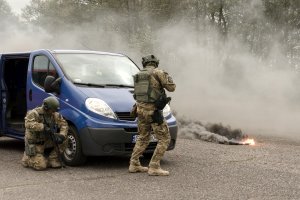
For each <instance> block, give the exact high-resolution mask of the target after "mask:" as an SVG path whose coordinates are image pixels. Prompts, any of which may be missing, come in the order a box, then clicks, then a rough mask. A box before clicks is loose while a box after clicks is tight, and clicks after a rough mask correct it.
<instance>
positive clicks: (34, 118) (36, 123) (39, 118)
mask: <svg viewBox="0 0 300 200" xmlns="http://www.w3.org/2000/svg"><path fill="white" fill-rule="evenodd" d="M45 120H46V122H45ZM45 123H47V124H52V123H54V125H55V126H56V127H57V130H59V134H62V135H64V136H65V137H67V134H68V128H69V127H68V123H67V122H66V120H64V118H63V117H62V116H61V114H59V113H58V112H55V113H53V114H52V116H47V115H45V111H44V109H43V108H42V107H37V108H35V109H33V110H30V111H28V112H27V114H26V117H25V128H26V131H25V139H26V140H27V141H29V142H30V143H37V142H43V141H46V140H48V139H49V138H48V137H47V136H46V135H45V133H44V124H45Z"/></svg>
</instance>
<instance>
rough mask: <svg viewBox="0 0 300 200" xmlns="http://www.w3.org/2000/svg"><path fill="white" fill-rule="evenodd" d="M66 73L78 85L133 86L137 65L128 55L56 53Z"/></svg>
mask: <svg viewBox="0 0 300 200" xmlns="http://www.w3.org/2000/svg"><path fill="white" fill-rule="evenodd" d="M55 56H56V59H57V61H58V62H59V63H60V65H61V67H62V69H63V71H64V73H65V75H66V76H67V77H68V78H69V79H70V80H71V81H72V82H73V83H74V84H76V85H84V86H89V87H106V86H120V87H133V75H135V74H136V73H138V71H139V69H138V68H137V66H136V65H135V64H134V63H133V62H132V61H131V60H130V59H128V58H127V57H126V56H118V55H108V54H92V53H56V54H55Z"/></svg>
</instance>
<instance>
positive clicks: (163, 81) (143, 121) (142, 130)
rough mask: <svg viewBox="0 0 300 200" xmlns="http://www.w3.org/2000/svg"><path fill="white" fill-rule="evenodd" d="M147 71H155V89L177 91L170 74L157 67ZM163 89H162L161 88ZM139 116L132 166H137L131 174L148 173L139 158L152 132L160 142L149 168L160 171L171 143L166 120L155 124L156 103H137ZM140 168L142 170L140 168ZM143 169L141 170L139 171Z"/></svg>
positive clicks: (153, 82) (152, 81) (152, 75)
mask: <svg viewBox="0 0 300 200" xmlns="http://www.w3.org/2000/svg"><path fill="white" fill-rule="evenodd" d="M145 69H149V70H153V71H152V74H151V78H150V84H151V85H152V87H153V88H158V89H162V88H165V89H167V90H168V91H169V92H173V91H174V90H175V87H176V85H175V83H174V82H173V80H172V78H171V77H170V76H169V75H168V73H166V72H164V71H163V70H160V69H157V68H155V66H151V65H150V66H149V65H148V66H146V67H145ZM161 87H162V88H161ZM136 104H137V115H138V134H139V137H138V139H137V141H136V144H135V146H134V149H133V152H132V155H131V159H130V165H131V166H136V167H137V168H136V170H131V169H130V168H129V171H130V172H137V171H146V169H144V170H143V167H141V164H140V161H139V157H140V156H141V155H142V154H143V152H144V151H145V149H146V148H147V146H148V144H149V142H150V133H151V132H152V131H153V132H152V133H153V134H154V135H155V137H156V138H157V140H158V143H157V146H156V149H155V151H154V153H153V156H152V158H151V161H150V163H149V168H150V169H151V168H154V169H160V160H161V159H162V157H163V155H164V153H165V151H166V150H167V148H168V146H169V143H170V139H171V137H170V132H169V128H168V126H167V123H166V120H165V119H164V121H163V123H162V124H160V125H158V123H153V120H152V115H153V113H154V111H155V110H156V107H155V105H154V103H144V102H137V103H136ZM139 166H140V168H138V167H139ZM139 169H141V170H139Z"/></svg>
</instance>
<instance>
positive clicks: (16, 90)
mask: <svg viewBox="0 0 300 200" xmlns="http://www.w3.org/2000/svg"><path fill="white" fill-rule="evenodd" d="M29 56H30V54H26V53H25V54H24V53H23V54H13V55H12V54H11V55H10V54H8V55H5V54H3V55H2V57H1V73H0V75H1V77H0V78H1V119H2V120H1V131H3V132H5V134H6V135H8V136H12V137H15V138H19V137H21V138H22V137H23V136H24V131H25V128H24V117H25V115H26V112H27V101H26V80H27V70H28V63H29Z"/></svg>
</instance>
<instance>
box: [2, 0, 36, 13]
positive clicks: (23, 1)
mask: <svg viewBox="0 0 300 200" xmlns="http://www.w3.org/2000/svg"><path fill="white" fill-rule="evenodd" d="M6 1H7V3H9V5H10V7H11V9H12V11H13V12H15V13H17V14H20V13H21V9H22V8H24V7H25V6H26V5H27V4H28V3H29V2H30V1H31V0H6Z"/></svg>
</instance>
